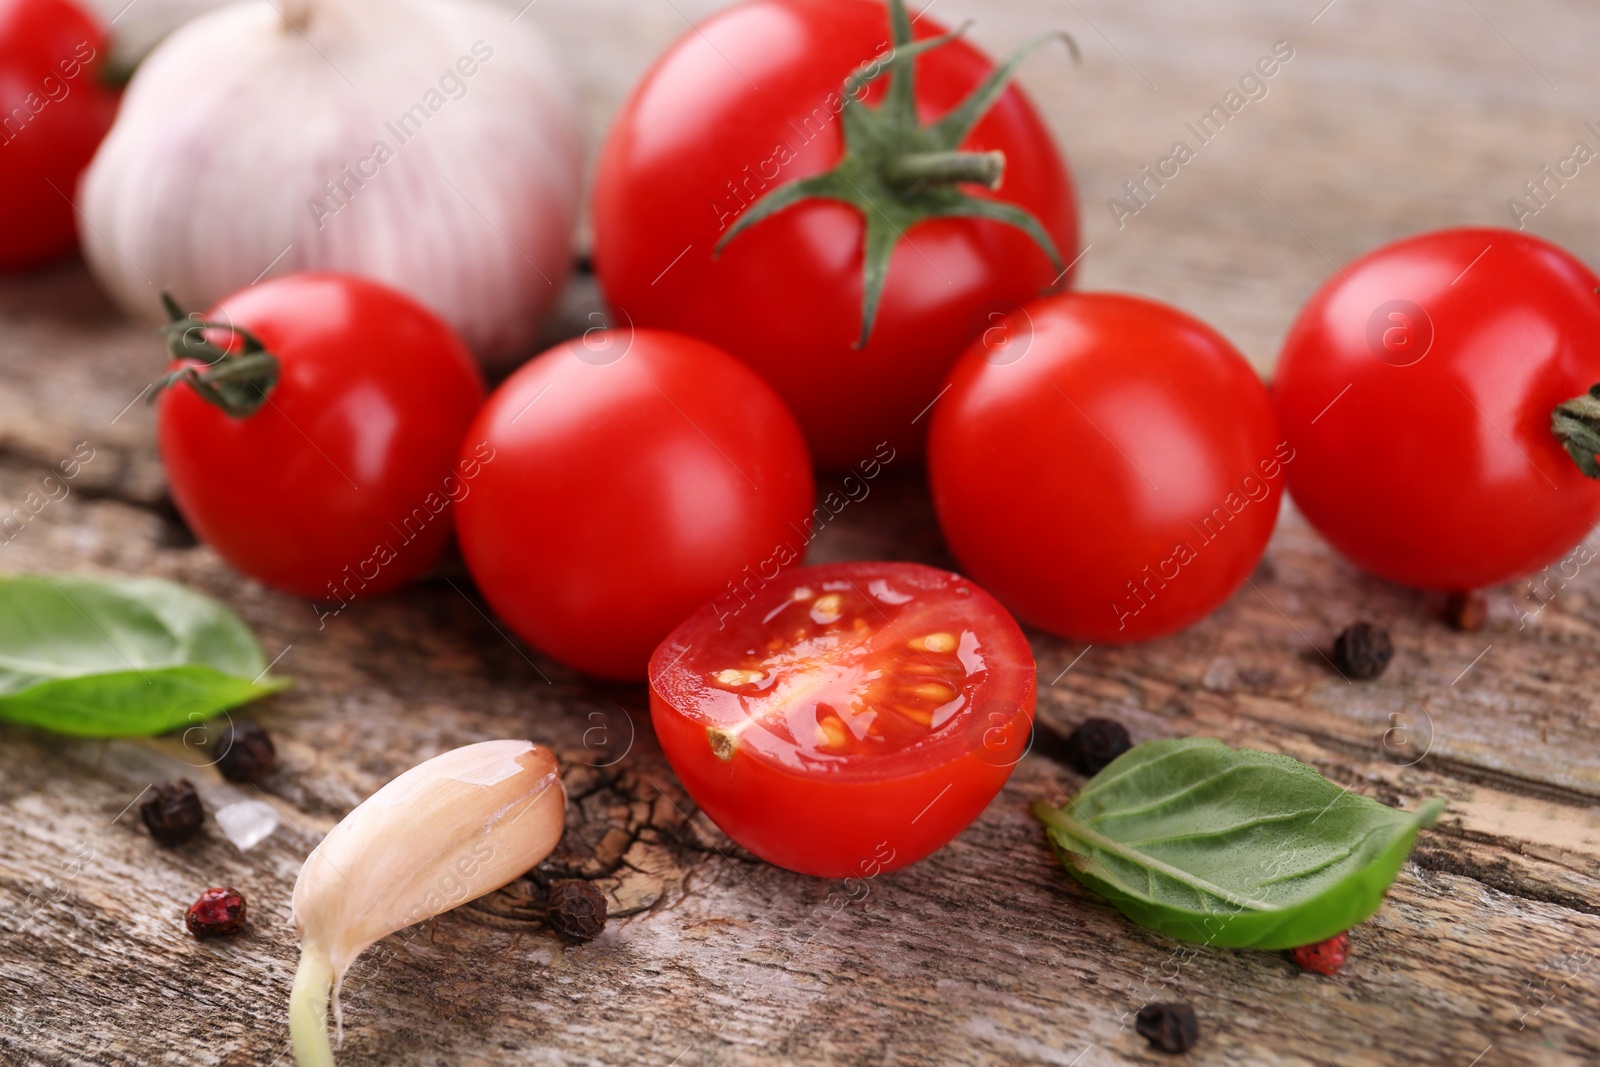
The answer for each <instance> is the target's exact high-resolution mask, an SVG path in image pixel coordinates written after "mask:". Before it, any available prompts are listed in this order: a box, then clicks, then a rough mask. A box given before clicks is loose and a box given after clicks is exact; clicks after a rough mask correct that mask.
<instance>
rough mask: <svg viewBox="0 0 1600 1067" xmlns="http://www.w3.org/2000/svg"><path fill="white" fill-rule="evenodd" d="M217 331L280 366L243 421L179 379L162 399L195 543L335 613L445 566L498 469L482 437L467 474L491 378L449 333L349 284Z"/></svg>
mask: <svg viewBox="0 0 1600 1067" xmlns="http://www.w3.org/2000/svg"><path fill="white" fill-rule="evenodd" d="M205 321H207V322H213V323H222V324H225V328H220V329H216V330H206V331H204V332H205V333H206V334H208V335H210V336H211V338H212V340H213V341H214V342H215V343H216V344H217V345H218V346H226V347H227V348H228V349H229V350H230V351H231V350H232V349H235V348H237V347H238V344H239V340H240V338H239V336H238V335H234V336H232V337H230V336H229V335H228V330H227V329H226V327H235V328H239V329H244V330H247V331H249V333H250V334H251V335H252V336H254V337H256V338H258V339H259V340H260V341H261V342H262V343H263V344H264V345H265V346H266V348H267V350H268V351H269V352H270V353H271V354H272V356H273V357H275V358H276V360H277V364H278V370H277V380H276V383H275V384H273V385H271V387H270V388H269V389H267V390H266V399H265V402H263V403H260V406H259V407H258V408H257V409H256V410H254V411H252V412H251V413H249V414H245V415H234V414H229V413H227V412H226V411H224V410H223V409H221V408H219V407H217V406H216V405H214V404H211V403H207V402H206V401H205V400H203V399H201V397H200V395H199V394H198V393H196V391H195V390H194V389H192V388H190V386H189V385H187V384H185V383H184V382H182V381H178V382H174V383H173V384H172V385H171V387H169V388H168V389H167V390H166V391H165V392H163V393H162V394H161V402H160V411H159V420H160V424H159V441H160V447H161V459H162V462H163V464H164V465H165V467H166V471H167V480H168V481H169V483H170V484H171V486H172V497H173V500H174V501H175V502H176V504H177V506H178V510H179V512H181V513H182V514H183V517H184V520H185V521H187V522H188V524H189V526H190V528H191V529H193V530H194V532H195V534H196V535H197V536H198V537H199V538H200V539H201V540H202V541H204V542H205V543H206V544H208V545H210V546H211V547H212V548H214V549H215V550H216V551H217V553H218V554H219V555H221V556H222V558H223V559H225V560H227V561H228V562H229V563H231V564H232V565H233V566H234V567H236V568H238V569H239V570H240V571H243V572H244V573H245V574H248V575H249V576H250V577H252V578H255V579H257V580H258V581H261V582H264V583H266V584H267V585H270V586H273V587H275V588H277V589H281V590H283V591H285V592H288V593H293V594H295V595H297V596H303V597H310V598H312V599H314V600H318V601H323V602H326V603H328V604H330V605H332V604H339V605H343V604H347V603H349V602H350V601H351V600H352V599H354V598H357V597H365V596H372V595H375V594H377V593H381V592H383V591H385V590H389V589H394V588H396V587H398V586H400V585H403V584H405V583H406V582H408V581H410V580H411V579H412V578H415V577H416V576H417V575H418V574H420V573H422V572H423V571H424V570H426V569H427V568H428V567H430V566H432V565H433V563H434V562H435V561H436V560H437V559H438V558H439V554H440V553H441V552H442V551H443V550H444V546H445V543H446V541H448V540H449V537H450V516H449V514H448V510H449V508H450V506H451V503H452V502H453V501H457V500H460V499H463V498H464V497H465V496H466V495H468V494H470V493H471V491H472V488H473V480H474V478H475V477H476V476H477V474H478V473H479V471H478V465H479V464H481V463H485V462H489V461H492V459H493V456H492V453H488V452H484V451H474V449H475V448H476V446H478V445H479V444H480V442H476V441H474V442H471V443H470V444H471V446H472V447H471V448H469V450H468V451H469V452H473V455H472V456H471V457H470V458H471V459H472V464H471V465H470V466H468V465H467V464H466V463H465V462H463V464H462V465H461V466H460V467H458V466H457V462H456V460H457V453H458V452H459V451H460V450H461V438H462V435H463V434H465V433H466V430H467V427H468V426H469V425H470V424H471V422H472V417H473V415H474V414H476V412H477V409H478V407H479V405H481V404H482V403H483V379H482V378H481V377H480V375H479V372H478V367H477V364H476V363H475V362H474V361H473V358H472V355H471V353H469V352H468V351H467V348H466V346H465V345H463V344H462V343H461V341H460V340H459V339H458V338H457V337H456V335H455V334H454V333H452V332H451V330H450V327H448V326H446V325H445V324H444V322H443V321H442V320H440V319H439V318H438V317H437V316H436V315H434V314H433V313H432V312H431V311H429V310H427V309H426V308H424V307H422V305H420V304H418V303H417V302H416V301H414V300H412V299H411V298H410V297H408V296H405V295H403V294H401V293H398V292H396V291H395V290H393V289H390V288H388V287H386V286H383V285H379V284H378V283H377V282H372V281H367V280H366V279H363V278H356V277H352V276H348V275H339V274H289V275H285V276H283V277H281V278H274V279H272V280H271V281H266V282H262V283H261V284H259V285H256V286H252V287H251V288H249V289H243V290H241V291H240V292H238V293H235V294H234V295H233V296H230V297H228V298H227V299H225V300H223V301H222V303H220V304H218V305H217V306H216V307H215V308H213V309H212V310H211V311H209V312H207V313H206V315H205ZM196 332H197V333H198V332H200V331H198V330H197V331H196ZM219 354H220V353H219ZM218 362H219V363H220V362H221V361H220V360H219V361H218ZM179 365H180V366H181V365H182V361H180V364H179ZM193 365H194V366H195V367H196V368H197V369H198V368H201V367H204V366H205V364H203V363H197V364H193ZM330 610H333V609H330ZM340 610H342V608H341V609H340Z"/></svg>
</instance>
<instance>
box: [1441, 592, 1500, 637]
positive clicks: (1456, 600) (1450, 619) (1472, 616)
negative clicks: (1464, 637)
mask: <svg viewBox="0 0 1600 1067" xmlns="http://www.w3.org/2000/svg"><path fill="white" fill-rule="evenodd" d="M1488 619H1489V598H1488V597H1486V596H1484V595H1483V592H1482V591H1481V590H1477V589H1474V590H1473V591H1472V592H1470V593H1451V594H1450V596H1449V598H1448V599H1446V600H1445V602H1444V620H1445V622H1447V623H1449V624H1450V627H1451V628H1452V629H1455V630H1459V631H1461V632H1462V633H1464V634H1472V633H1477V632H1478V631H1479V630H1481V629H1483V624H1484V623H1485V622H1487V621H1488Z"/></svg>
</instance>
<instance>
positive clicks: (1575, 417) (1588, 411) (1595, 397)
mask: <svg viewBox="0 0 1600 1067" xmlns="http://www.w3.org/2000/svg"><path fill="white" fill-rule="evenodd" d="M1550 432H1551V433H1553V434H1555V435H1556V439H1557V440H1559V441H1560V442H1561V444H1562V446H1563V447H1564V448H1566V450H1567V454H1568V455H1570V456H1571V457H1572V461H1573V462H1574V463H1576V464H1577V465H1578V469H1579V470H1581V471H1583V473H1584V475H1585V476H1587V477H1590V478H1600V460H1596V458H1595V457H1596V454H1597V453H1600V383H1596V384H1595V385H1592V386H1590V387H1589V391H1588V392H1587V393H1583V394H1581V395H1579V396H1575V397H1573V398H1572V399H1571V400H1568V401H1565V402H1563V403H1561V404H1557V405H1556V409H1555V410H1554V411H1552V412H1551V413H1550Z"/></svg>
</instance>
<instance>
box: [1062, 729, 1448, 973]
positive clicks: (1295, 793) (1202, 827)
mask: <svg viewBox="0 0 1600 1067" xmlns="http://www.w3.org/2000/svg"><path fill="white" fill-rule="evenodd" d="M1442 810H1444V802H1443V801H1441V800H1430V801H1428V802H1427V803H1426V804H1424V805H1423V806H1422V807H1421V808H1420V809H1418V810H1417V811H1415V812H1405V811H1400V810H1398V809H1396V808H1390V807H1387V806H1385V805H1383V804H1380V803H1378V802H1377V801H1375V800H1372V799H1370V798H1368V797H1363V796H1358V795H1356V794H1354V793H1351V792H1348V791H1347V790H1343V789H1340V788H1339V787H1338V786H1336V785H1334V784H1333V783H1332V782H1330V781H1328V780H1327V779H1326V778H1324V777H1322V775H1320V774H1318V773H1317V772H1316V771H1315V770H1314V769H1312V768H1311V767H1308V766H1307V765H1305V764H1304V763H1301V762H1300V761H1299V760H1295V759H1291V758H1290V757H1288V756H1282V755H1277V754H1275V753H1271V752H1258V751H1256V750H1254V749H1248V748H1241V749H1231V748H1229V747H1228V746H1226V745H1224V744H1223V743H1222V742H1221V741H1218V740H1217V739H1216V738H1211V737H1191V738H1174V739H1169V740H1163V741H1150V742H1147V743H1145V744H1142V745H1138V746H1136V747H1135V748H1133V749H1130V750H1129V751H1128V752H1125V753H1123V754H1122V755H1121V756H1119V757H1118V758H1117V759H1116V760H1114V761H1113V762H1111V763H1110V764H1109V765H1107V766H1106V767H1105V769H1104V770H1102V771H1101V772H1100V773H1099V774H1097V775H1095V776H1094V777H1093V778H1091V779H1090V780H1089V782H1088V784H1087V785H1085V786H1084V787H1083V789H1082V791H1081V792H1079V793H1078V795H1077V796H1075V797H1073V798H1072V800H1071V801H1070V802H1068V803H1067V804H1066V805H1064V806H1063V807H1062V808H1060V809H1059V810H1058V809H1056V808H1053V807H1051V806H1050V805H1049V804H1046V803H1045V802H1044V801H1039V802H1037V803H1035V804H1034V808H1033V811H1034V815H1035V816H1037V817H1038V819H1039V820H1040V821H1041V822H1043V823H1044V824H1045V825H1046V827H1047V828H1048V832H1049V835H1050V840H1051V843H1052V844H1053V845H1054V846H1055V850H1056V854H1057V855H1058V856H1059V857H1060V859H1061V862H1062V865H1063V866H1065V867H1066V869H1067V870H1068V871H1069V872H1070V873H1071V874H1072V876H1073V877H1074V878H1076V879H1077V880H1078V881H1080V882H1082V883H1083V884H1084V885H1086V886H1088V887H1089V888H1090V889H1093V890H1094V891H1095V892H1097V893H1099V894H1100V895H1101V896H1104V897H1105V898H1106V899H1107V900H1109V901H1110V902H1111V903H1112V904H1114V905H1115V906H1116V907H1117V908H1118V910H1120V911H1121V912H1122V913H1123V914H1124V915H1126V916H1127V917H1128V918H1129V919H1132V920H1133V921H1134V922H1136V923H1138V924H1139V925H1140V926H1144V927H1147V928H1149V929H1151V930H1155V931H1158V932H1160V933H1163V934H1167V935H1168V936H1171V937H1175V938H1179V939H1180V940H1184V941H1199V942H1202V943H1205V944H1210V945H1216V946H1219V947H1222V948H1260V949H1283V948H1295V947H1298V946H1300V945H1310V944H1315V943H1316V942H1318V941H1322V940H1324V939H1326V938H1329V937H1332V936H1333V935H1334V934H1337V933H1339V932H1340V931H1343V930H1347V929H1349V928H1350V927H1352V926H1354V925H1355V924H1356V923H1359V922H1361V921H1362V920H1363V919H1366V918H1368V917H1369V916H1371V915H1372V914H1373V912H1375V911H1377V910H1378V906H1379V905H1380V904H1382V903H1383V895H1384V893H1385V892H1387V891H1388V888H1389V886H1390V884H1391V883H1392V882H1393V881H1394V879H1395V876H1396V875H1397V874H1398V873H1399V871H1400V865H1401V864H1402V863H1404V862H1405V859H1406V856H1408V855H1409V854H1410V852H1411V846H1412V845H1413V844H1414V843H1415V842H1416V839H1417V831H1418V830H1419V829H1420V828H1422V827H1424V826H1431V825H1432V824H1433V822H1434V820H1436V819H1437V818H1438V817H1439V813H1440V812H1441V811H1442Z"/></svg>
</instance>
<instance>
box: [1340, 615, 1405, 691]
mask: <svg viewBox="0 0 1600 1067" xmlns="http://www.w3.org/2000/svg"><path fill="white" fill-rule="evenodd" d="M1393 656H1394V644H1393V642H1391V641H1390V640H1389V631H1388V630H1385V629H1384V628H1383V627H1381V626H1374V625H1372V624H1371V623H1370V622H1358V623H1354V624H1353V625H1351V626H1347V627H1345V630H1344V632H1343V633H1341V634H1340V635H1339V637H1338V639H1337V640H1335V641H1334V643H1333V664H1334V666H1336V667H1338V668H1339V672H1340V673H1341V674H1343V675H1344V676H1345V677H1346V678H1354V679H1356V680H1358V681H1363V682H1364V681H1367V680H1369V679H1372V678H1376V677H1377V676H1378V675H1380V674H1382V673H1383V669H1384V668H1385V667H1387V666H1388V665H1389V660H1390V659H1391V658H1392V657H1393Z"/></svg>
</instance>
